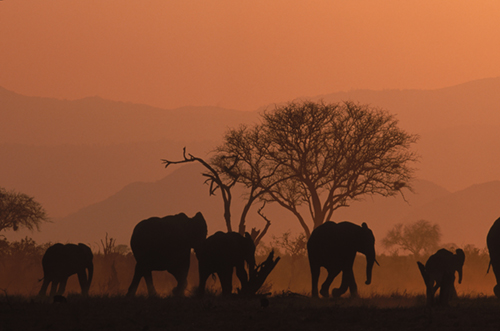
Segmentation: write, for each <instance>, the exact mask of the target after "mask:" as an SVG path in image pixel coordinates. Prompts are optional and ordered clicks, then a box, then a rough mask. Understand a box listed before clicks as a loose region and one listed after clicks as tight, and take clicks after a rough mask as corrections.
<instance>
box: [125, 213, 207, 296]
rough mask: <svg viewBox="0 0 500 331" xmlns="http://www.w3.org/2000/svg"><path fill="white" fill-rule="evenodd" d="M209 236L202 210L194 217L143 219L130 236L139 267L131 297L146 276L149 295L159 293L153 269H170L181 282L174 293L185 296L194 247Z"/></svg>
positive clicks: (135, 274)
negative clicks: (154, 282)
mask: <svg viewBox="0 0 500 331" xmlns="http://www.w3.org/2000/svg"><path fill="white" fill-rule="evenodd" d="M206 237H207V222H206V221H205V218H204V217H203V215H202V214H201V213H200V212H198V213H197V214H196V215H195V216H194V217H192V218H189V217H188V216H186V214H184V213H180V214H177V215H170V216H165V217H163V218H159V217H151V218H148V219H146V220H143V221H141V222H139V223H138V224H137V225H136V226H135V228H134V231H133V233H132V237H131V239H130V247H131V248H132V252H133V254H134V257H135V260H136V266H135V272H134V278H133V279H132V283H131V284H130V286H129V288H128V292H127V296H134V295H135V293H136V291H137V287H138V286H139V283H140V281H141V278H142V277H144V280H145V281H146V285H147V289H148V295H149V296H154V295H156V290H155V288H154V286H153V277H152V273H151V272H152V271H153V270H157V271H163V270H167V271H168V272H170V273H171V274H172V275H173V276H174V277H175V279H176V281H177V286H176V287H175V288H174V289H173V292H172V293H173V294H174V295H176V296H183V295H184V291H185V289H186V286H187V275H188V271H189V265H190V257H191V248H195V249H196V248H197V247H198V246H199V245H200V244H201V243H202V242H203V241H204V240H205V238H206Z"/></svg>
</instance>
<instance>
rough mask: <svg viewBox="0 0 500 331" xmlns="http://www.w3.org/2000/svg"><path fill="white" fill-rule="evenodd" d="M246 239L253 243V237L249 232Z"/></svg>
mask: <svg viewBox="0 0 500 331" xmlns="http://www.w3.org/2000/svg"><path fill="white" fill-rule="evenodd" d="M245 238H246V239H249V240H251V241H253V239H252V236H251V235H250V233H248V232H245Z"/></svg>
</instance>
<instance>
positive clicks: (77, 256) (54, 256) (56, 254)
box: [39, 244, 94, 297]
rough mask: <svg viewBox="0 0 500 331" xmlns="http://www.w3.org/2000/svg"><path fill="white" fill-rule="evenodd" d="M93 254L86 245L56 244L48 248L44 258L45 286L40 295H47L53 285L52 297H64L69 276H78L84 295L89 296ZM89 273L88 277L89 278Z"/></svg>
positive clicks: (92, 271)
mask: <svg viewBox="0 0 500 331" xmlns="http://www.w3.org/2000/svg"><path fill="white" fill-rule="evenodd" d="M92 260H93V254H92V250H91V249H90V247H88V246H87V245H84V244H78V245H75V244H66V245H63V244H55V245H52V246H50V247H49V248H47V251H46V252H45V254H44V256H43V258H42V266H43V285H42V288H41V289H40V292H39V295H41V296H44V295H46V293H47V287H48V286H49V283H52V287H51V289H50V296H51V297H53V296H54V295H56V294H57V295H63V293H64V291H65V289H66V282H67V281H68V278H69V276H71V275H74V274H77V275H78V281H79V282H80V287H81V288H82V294H83V295H88V293H89V287H90V284H91V283H92V276H93V273H94V264H93V261H92ZM87 271H88V276H87Z"/></svg>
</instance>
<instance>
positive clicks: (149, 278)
mask: <svg viewBox="0 0 500 331" xmlns="http://www.w3.org/2000/svg"><path fill="white" fill-rule="evenodd" d="M144 280H145V281H146V286H147V288H148V296H150V297H153V296H156V290H155V287H154V285H153V274H152V273H151V270H147V271H145V272H144Z"/></svg>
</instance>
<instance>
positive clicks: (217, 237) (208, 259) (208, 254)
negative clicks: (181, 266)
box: [196, 231, 255, 296]
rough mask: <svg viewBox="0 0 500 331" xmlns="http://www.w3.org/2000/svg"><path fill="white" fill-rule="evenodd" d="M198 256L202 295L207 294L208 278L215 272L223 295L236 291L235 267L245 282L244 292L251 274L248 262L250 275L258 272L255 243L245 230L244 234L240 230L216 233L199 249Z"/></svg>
mask: <svg viewBox="0 0 500 331" xmlns="http://www.w3.org/2000/svg"><path fill="white" fill-rule="evenodd" d="M196 257H197V258H198V269H199V276H200V284H199V287H198V296H203V295H204V294H205V286H206V281H207V278H208V277H209V276H210V275H211V274H214V273H216V274H217V275H218V277H219V281H220V283H221V287H222V294H223V295H230V294H231V293H232V290H233V282H232V279H233V270H234V268H236V276H237V277H238V279H239V280H240V283H241V291H240V292H241V293H245V292H246V290H247V284H248V281H249V277H248V274H247V272H246V270H245V262H246V263H247V265H248V270H249V275H250V278H252V277H253V275H254V272H255V244H254V242H253V240H252V238H251V236H250V234H248V233H245V235H244V236H242V235H241V234H239V233H237V232H228V233H225V232H220V231H219V232H216V233H214V234H213V235H211V236H210V237H208V238H207V239H206V240H205V241H204V242H203V244H202V245H200V247H199V248H198V249H196Z"/></svg>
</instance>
